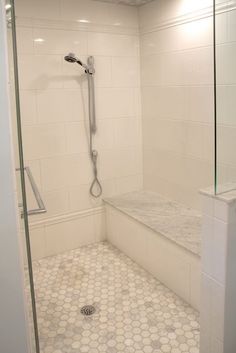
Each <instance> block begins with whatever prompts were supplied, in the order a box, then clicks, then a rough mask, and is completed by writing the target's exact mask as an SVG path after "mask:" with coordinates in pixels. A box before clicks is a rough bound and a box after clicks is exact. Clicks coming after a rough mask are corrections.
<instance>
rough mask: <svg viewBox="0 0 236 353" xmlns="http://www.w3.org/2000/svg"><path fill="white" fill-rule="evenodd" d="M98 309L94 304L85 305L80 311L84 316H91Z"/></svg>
mask: <svg viewBox="0 0 236 353" xmlns="http://www.w3.org/2000/svg"><path fill="white" fill-rule="evenodd" d="M95 311H96V309H95V307H94V306H93V305H85V306H83V307H82V308H81V310H80V312H81V314H82V315H84V316H90V315H93V314H94V313H95Z"/></svg>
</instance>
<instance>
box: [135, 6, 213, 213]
mask: <svg viewBox="0 0 236 353" xmlns="http://www.w3.org/2000/svg"><path fill="white" fill-rule="evenodd" d="M210 5H212V1H211V0H206V1H194V0H188V1H187V0H174V1H173V0H172V1H171V0H165V1H164V0H163V1H153V2H151V3H149V4H147V5H145V6H143V7H141V8H140V11H139V17H140V31H141V37H140V38H141V43H140V45H141V85H142V108H143V149H144V160H143V162H144V188H146V189H149V190H154V191H157V192H160V193H161V194H163V195H165V196H168V197H170V198H172V199H176V200H177V201H180V202H183V203H185V204H187V205H189V206H191V207H194V208H196V207H197V208H198V207H199V196H198V190H199V189H200V188H202V187H204V186H208V185H211V184H212V183H213V89H212V85H213V48H212V43H213V39H212V28H213V27H212V26H213V25H212V17H211V15H212V8H211V7H208V6H210Z"/></svg>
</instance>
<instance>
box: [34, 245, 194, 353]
mask: <svg viewBox="0 0 236 353" xmlns="http://www.w3.org/2000/svg"><path fill="white" fill-rule="evenodd" d="M34 276H35V287H36V296H37V310H38V324H39V331H40V341H41V352H42V353H80V352H81V353H82V352H88V353H116V352H123V353H167V352H170V353H181V352H187V353H199V348H198V347H199V316H198V313H197V312H196V311H195V310H194V309H192V308H191V307H190V306H188V305H187V304H186V303H184V302H183V301H182V300H181V299H179V298H178V297H177V296H176V295H175V294H174V293H173V292H171V291H170V290H169V289H167V288H166V287H165V286H163V285H162V284H161V283H160V282H158V281H157V280H156V279H155V278H154V277H152V276H151V275H150V274H148V273H147V272H146V271H145V270H143V269H142V268H141V267H139V266H138V265H137V264H136V263H134V262H133V261H132V260H131V259H129V258H128V257H127V256H126V255H124V254H123V253H121V252H120V251H119V250H117V249H116V248H114V247H113V246H112V245H110V244H108V243H107V242H103V243H97V244H92V245H89V246H85V247H81V248H79V249H76V250H73V251H69V252H66V253H63V254H60V255H57V256H53V257H48V258H46V259H42V260H39V261H35V262H34ZM87 304H92V305H94V306H95V308H96V312H95V314H94V315H93V316H91V317H85V316H83V315H82V314H81V313H80V309H81V307H83V306H84V305H87Z"/></svg>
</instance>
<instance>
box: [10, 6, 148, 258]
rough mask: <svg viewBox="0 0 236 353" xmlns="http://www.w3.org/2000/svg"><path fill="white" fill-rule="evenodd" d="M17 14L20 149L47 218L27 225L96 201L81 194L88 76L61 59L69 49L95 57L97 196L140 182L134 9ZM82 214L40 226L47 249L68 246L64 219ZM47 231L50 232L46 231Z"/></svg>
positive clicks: (88, 169)
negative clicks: (99, 189) (99, 191)
mask: <svg viewBox="0 0 236 353" xmlns="http://www.w3.org/2000/svg"><path fill="white" fill-rule="evenodd" d="M16 13H17V16H18V17H17V18H18V26H17V38H18V53H19V75H20V98H21V106H22V124H23V138H24V153H25V159H26V164H28V165H30V166H31V168H32V172H33V174H34V176H35V178H36V180H37V183H38V185H39V187H40V191H41V193H42V196H43V199H44V201H45V204H46V207H47V209H48V212H47V214H46V215H41V216H38V217H37V218H36V217H31V219H30V220H31V222H36V221H38V220H40V219H45V218H48V217H49V218H50V217H55V216H57V215H60V214H61V215H62V214H69V213H70V212H79V211H83V210H86V209H90V208H93V207H97V206H99V205H100V204H101V200H93V199H92V198H91V197H90V196H89V187H90V183H91V181H92V166H91V162H90V160H89V154H88V135H89V134H88V108H87V99H88V93H87V82H86V77H85V75H84V73H83V69H82V68H80V67H79V66H78V65H71V64H69V63H67V62H65V61H64V60H63V57H64V55H66V54H67V53H68V52H75V53H76V54H77V55H78V56H79V57H80V58H81V59H82V60H84V61H85V60H86V58H87V56H88V55H93V56H94V58H95V68H96V74H95V93H96V115H97V126H98V130H97V135H96V137H95V139H94V142H95V146H96V148H97V149H98V152H99V158H98V168H99V169H98V176H99V178H100V180H101V183H102V185H103V187H104V194H103V196H109V195H114V194H116V193H120V192H128V191H132V190H135V189H139V188H141V187H142V150H141V145H142V131H141V112H140V92H139V91H140V79H139V73H140V67H139V37H138V12H137V9H136V8H133V7H132V8H131V7H127V6H123V5H115V4H106V3H102V2H101V3H99V2H98V3H96V2H93V1H86V0H76V1H74V0H69V1H59V0H53V1H52V2H51V1H50V3H48V2H47V1H42V2H41V1H40V2H38V1H37V0H33V1H29V0H24V1H21V0H17V1H16ZM81 21H82V22H81ZM121 31H122V33H121ZM135 31H136V34H135ZM28 189H29V188H28ZM28 195H29V196H28V198H29V208H31V207H33V206H34V205H35V202H34V199H33V195H32V194H31V193H30V191H29V190H28ZM87 218H88V222H87V225H88V227H87V228H88V229H87V231H86V226H85V225H81V227H82V228H83V229H85V233H84V235H83V236H84V237H85V239H87V240H88V242H89V241H90V240H91V239H90V236H91V234H90V232H89V227H90V223H89V219H90V217H87ZM82 219H83V218H80V219H79V220H78V221H77V222H74V226H73V227H72V225H67V224H64V225H63V223H60V224H59V225H58V227H57V228H58V229H57V228H56V226H51V227H47V229H46V228H45V229H46V230H45V229H44V237H45V244H46V245H45V246H46V250H45V252H46V254H47V253H50V254H51V253H52V252H53V246H54V245H53V244H55V251H56V252H58V251H60V250H63V249H64V250H66V248H65V246H66V238H65V239H64V237H66V235H67V234H66V233H67V232H68V229H67V228H68V226H70V227H72V228H71V229H72V230H70V231H71V232H72V233H73V232H74V233H76V226H77V225H78V227H77V232H78V233H79V232H80V223H81V222H82ZM90 222H91V219H90ZM67 223H68V224H69V223H71V222H67ZM65 227H66V230H65ZM52 229H55V231H54V230H53V234H54V235H49V233H50V234H52V232H51V230H52ZM93 231H94V228H93ZM42 232H43V231H42ZM56 232H58V238H57V235H56ZM74 233H73V234H74ZM38 234H39V230H38V229H37V231H34V233H32V239H33V240H32V242H33V243H34V244H38V243H37V242H38V241H39V240H38V239H36V238H37V235H38ZM86 234H87V235H86ZM94 236H95V235H94ZM81 237H82V234H81V235H80V242H81V241H82V240H81V239H82V238H81ZM100 238H101V237H100ZM94 239H95V238H94ZM69 244H70V246H71V241H69ZM74 245H76V241H75V242H74ZM42 246H43V245H42ZM56 247H58V249H56ZM34 248H35V247H34ZM39 248H40V246H39ZM40 254H42V251H41V252H40V251H39V253H38V254H37V256H40Z"/></svg>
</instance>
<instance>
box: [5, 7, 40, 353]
mask: <svg viewBox="0 0 236 353" xmlns="http://www.w3.org/2000/svg"><path fill="white" fill-rule="evenodd" d="M5 9H6V19H7V23H6V24H7V41H8V58H9V87H10V104H11V116H12V131H13V147H14V162H15V172H16V190H17V199H18V205H19V219H20V234H21V244H20V245H21V249H22V256H23V261H24V270H25V292H26V298H27V309H28V321H29V322H28V324H29V328H30V345H31V352H32V353H39V352H40V347H39V337H38V326H37V312H36V303H35V291H34V279H33V268H32V258H31V246H30V233H29V224H28V215H30V214H31V213H33V214H35V213H41V212H45V211H46V210H45V207H44V204H43V202H42V199H41V198H40V194H39V192H38V190H37V185H36V183H35V181H34V178H33V175H32V174H31V171H30V169H29V168H27V167H25V165H24V158H23V146H22V132H21V116H20V102H19V82H18V65H17V47H16V26H15V11H14V1H13V0H6V1H5ZM26 182H27V183H29V185H30V187H31V189H32V192H33V194H34V196H35V199H36V201H37V204H38V206H39V208H38V209H33V210H31V211H28V210H27V197H26Z"/></svg>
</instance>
